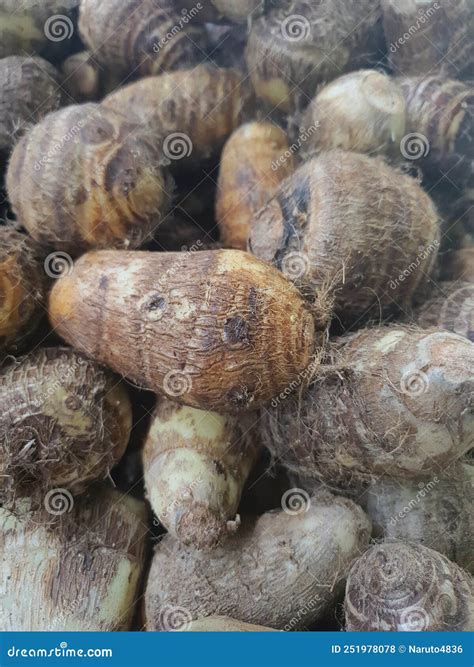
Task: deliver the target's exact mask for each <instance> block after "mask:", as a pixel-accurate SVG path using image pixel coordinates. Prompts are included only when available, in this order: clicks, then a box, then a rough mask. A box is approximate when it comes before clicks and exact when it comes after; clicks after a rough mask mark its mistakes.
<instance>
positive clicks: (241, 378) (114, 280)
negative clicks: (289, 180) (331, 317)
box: [49, 250, 315, 413]
mask: <svg viewBox="0 0 474 667" xmlns="http://www.w3.org/2000/svg"><path fill="white" fill-rule="evenodd" d="M49 305H50V317H51V321H52V323H53V325H54V326H55V327H56V328H57V331H58V333H59V334H60V335H61V336H62V337H63V338H65V339H66V340H67V341H68V342H69V343H70V344H72V345H73V346H74V347H76V348H78V349H79V350H82V351H84V352H86V354H89V355H91V356H93V357H94V358H95V359H97V360H98V361H101V362H103V363H105V364H107V365H108V366H109V367H110V368H112V369H114V370H116V371H118V372H119V373H121V374H122V375H124V376H126V377H128V378H130V379H132V380H133V381H134V382H136V383H137V384H139V385H140V386H143V387H147V388H149V389H152V390H155V391H158V392H160V393H164V394H166V395H168V396H169V397H170V398H174V399H176V400H177V401H178V402H180V403H184V404H186V405H190V406H192V407H197V408H201V409H205V410H216V411H217V412H223V413H227V412H229V413H232V412H239V411H245V410H253V409H257V408H258V407H259V406H261V405H263V404H265V403H267V402H269V401H270V400H271V398H272V396H274V395H275V394H277V393H278V392H279V391H282V390H283V388H284V387H286V386H287V385H288V383H289V382H290V381H291V380H292V379H294V378H295V377H297V376H298V374H299V373H300V372H302V371H303V370H304V368H305V367H306V366H307V365H308V363H309V361H310V358H311V355H312V353H313V347H314V339H315V335H314V322H313V318H312V316H311V314H310V312H309V309H308V306H307V305H306V304H305V303H304V302H303V300H302V299H301V298H300V297H299V296H298V293H297V291H296V289H295V288H294V287H293V286H292V285H291V284H290V283H289V282H288V281H287V280H286V279H285V278H284V276H282V274H281V273H279V272H278V271H276V270H275V269H273V268H272V267H269V266H267V265H266V264H265V263H264V262H260V261H259V260H257V259H256V258H255V257H252V255H250V254H247V253H244V252H241V251H238V250H215V251H203V252H196V253H189V252H188V253H151V252H150V253H148V252H129V253H125V252H120V251H102V252H91V253H87V254H86V255H83V256H82V257H81V258H80V259H79V260H78V261H77V262H76V264H75V267H74V270H73V271H72V273H70V274H69V275H67V276H66V275H63V276H62V277H61V278H60V279H59V280H58V281H56V284H55V285H54V287H53V290H52V292H51V296H50V304H49Z"/></svg>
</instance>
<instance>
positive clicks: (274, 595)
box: [145, 494, 370, 631]
mask: <svg viewBox="0 0 474 667" xmlns="http://www.w3.org/2000/svg"><path fill="white" fill-rule="evenodd" d="M369 536H370V522H369V520H368V519H367V517H366V515H365V514H364V512H363V511H362V510H361V509H360V507H358V506H357V505H355V504H354V503H353V502H351V501H350V500H346V499H343V498H333V497H332V496H331V495H330V494H323V495H321V496H319V497H314V498H312V499H311V501H310V502H308V503H307V504H306V506H305V507H303V508H302V509H301V512H300V513H299V514H296V513H295V512H294V511H291V513H285V512H282V511H280V512H268V513H267V514H264V515H263V516H261V517H259V518H257V519H252V520H247V521H246V522H245V523H244V522H243V524H242V526H241V528H240V530H239V532H238V533H237V534H236V535H235V536H233V537H229V538H228V540H227V541H226V542H225V544H223V545H222V546H221V547H218V548H217V549H216V550H215V551H214V552H213V557H212V558H211V559H210V558H209V557H208V555H207V554H206V553H205V552H196V551H194V552H192V551H190V552H186V551H185V550H184V549H183V547H182V546H180V545H179V542H178V541H176V540H174V539H173V538H171V537H168V536H165V537H164V538H163V540H162V541H161V542H160V543H159V544H158V545H157V547H156V549H155V554H154V557H153V561H152V565H151V570H150V575H149V578H148V584H147V589H146V594H145V612H146V624H147V629H148V630H165V631H166V630H170V627H169V621H168V610H169V609H173V608H175V609H181V610H183V620H185V621H186V622H187V623H189V622H191V621H192V620H195V619H197V618H199V617H201V616H213V615H215V614H218V615H225V616H230V617H231V618H234V619H236V620H238V621H244V620H245V622H246V623H252V624H256V625H264V626H268V627H271V628H276V629H286V630H290V629H291V630H292V629H300V628H304V627H306V626H308V625H310V624H311V623H312V622H313V621H315V620H316V619H318V618H319V617H320V616H321V615H322V613H323V612H324V610H325V608H326V606H327V605H328V604H329V603H334V601H335V600H336V599H337V596H338V594H339V591H340V588H341V586H342V585H343V582H344V580H345V577H346V572H347V570H348V567H349V565H350V563H351V562H352V560H353V559H354V558H356V557H357V555H358V554H360V553H361V551H362V550H364V549H365V548H366V546H367V544H368V541H369Z"/></svg>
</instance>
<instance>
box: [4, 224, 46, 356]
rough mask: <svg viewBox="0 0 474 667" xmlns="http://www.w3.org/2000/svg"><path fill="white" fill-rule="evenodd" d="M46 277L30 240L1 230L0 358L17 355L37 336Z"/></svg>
mask: <svg viewBox="0 0 474 667" xmlns="http://www.w3.org/2000/svg"><path fill="white" fill-rule="evenodd" d="M45 302H46V274H45V272H44V268H43V266H42V265H41V262H40V260H39V257H38V251H37V248H35V246H34V244H33V243H32V241H31V239H29V238H28V237H27V236H25V235H24V234H21V233H20V232H18V231H16V230H15V229H13V228H11V227H8V226H0V354H2V355H3V354H5V353H9V352H17V351H18V350H21V349H22V348H23V347H25V345H26V344H27V343H28V342H29V341H30V339H31V338H32V336H33V335H34V333H35V332H36V330H37V328H38V325H39V323H40V322H41V319H42V318H43V316H44V314H45V307H46V303H45Z"/></svg>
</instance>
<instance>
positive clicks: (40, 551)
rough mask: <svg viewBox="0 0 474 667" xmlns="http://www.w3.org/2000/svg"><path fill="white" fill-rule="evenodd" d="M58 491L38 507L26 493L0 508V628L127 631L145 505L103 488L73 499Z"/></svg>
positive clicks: (140, 564)
mask: <svg viewBox="0 0 474 667" xmlns="http://www.w3.org/2000/svg"><path fill="white" fill-rule="evenodd" d="M56 491H57V494H56V495H55V496H50V497H49V498H45V502H44V506H43V507H37V505H36V503H35V502H34V501H33V500H31V499H30V498H24V499H22V500H21V501H18V502H17V503H16V504H15V506H14V507H13V508H9V507H8V508H7V507H1V508H0V537H1V539H0V563H1V568H0V590H1V591H2V604H1V605H0V627H1V628H2V630H3V631H16V632H18V631H23V632H25V631H28V632H32V631H34V632H46V631H48V632H51V631H56V632H85V631H88V632H105V631H109V632H110V631H116V630H130V629H131V624H132V618H133V613H134V607H135V604H136V602H137V600H138V597H139V585H140V580H141V577H142V575H143V570H144V567H145V546H146V543H145V537H146V535H147V533H148V529H147V526H146V509H145V506H144V504H143V503H142V502H140V501H138V500H135V499H133V498H132V497H131V496H122V495H121V494H120V493H119V492H118V491H115V490H113V489H109V488H106V487H104V488H102V489H96V490H95V493H91V494H90V495H88V496H86V497H84V498H79V499H77V500H76V502H74V503H73V502H72V499H71V498H70V497H68V496H67V495H65V494H64V489H57V490H56ZM51 503H54V506H59V505H61V511H60V510H59V509H54V507H51V506H50V505H51ZM51 510H53V513H51ZM60 513H61V516H55V514H56V515H59V514H60ZM19 593H20V594H19ZM21 593H23V594H21ZM32 598H33V599H32Z"/></svg>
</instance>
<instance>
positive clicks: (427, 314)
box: [414, 282, 474, 342]
mask: <svg viewBox="0 0 474 667" xmlns="http://www.w3.org/2000/svg"><path fill="white" fill-rule="evenodd" d="M437 290H438V294H437V295H436V296H433V297H432V298H431V299H428V301H425V302H424V303H423V305H422V306H420V308H419V309H418V310H416V311H415V313H414V317H415V322H416V324H417V325H418V326H420V327H422V328H423V329H429V328H430V327H438V328H440V329H443V330H445V331H452V332H453V333H456V334H459V335H460V336H465V337H466V338H468V339H469V340H470V341H472V342H474V285H473V284H472V283H463V282H440V283H438V285H437Z"/></svg>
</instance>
